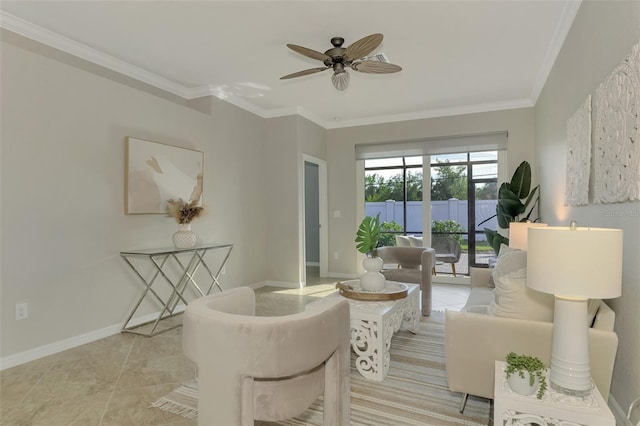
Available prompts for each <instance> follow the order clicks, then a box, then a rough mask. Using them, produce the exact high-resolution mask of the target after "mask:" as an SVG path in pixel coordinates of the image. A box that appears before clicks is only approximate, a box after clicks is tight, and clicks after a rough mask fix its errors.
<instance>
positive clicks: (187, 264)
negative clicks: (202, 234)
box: [120, 244, 233, 337]
mask: <svg viewBox="0 0 640 426" xmlns="http://www.w3.org/2000/svg"><path fill="white" fill-rule="evenodd" d="M232 248H233V244H201V245H196V246H194V247H191V248H188V249H176V248H160V249H146V250H131V251H123V252H120V256H121V257H122V258H123V259H124V261H125V262H127V264H128V265H129V266H130V267H131V269H132V270H133V271H134V272H135V273H136V275H137V276H138V277H139V278H140V280H141V281H142V283H143V284H144V285H145V287H146V288H145V289H144V292H143V293H142V295H141V296H140V298H139V299H138V301H137V303H136V304H135V306H134V307H133V309H132V310H131V313H130V314H129V316H128V317H127V320H126V321H125V322H124V325H123V326H122V330H121V331H122V332H123V333H134V334H140V335H142V336H145V337H152V336H154V335H156V334H158V333H160V332H164V331H168V330H171V329H173V328H176V327H179V326H180V324H178V325H175V326H173V327H169V328H165V329H162V330H158V331H157V327H158V324H159V323H160V320H163V319H166V318H169V317H171V316H174V315H176V314H178V313H179V312H176V308H177V306H178V304H179V303H180V301H182V303H184V304H185V305H186V304H187V299H186V298H185V294H184V293H185V290H186V289H187V288H188V287H189V285H191V287H192V288H193V289H194V290H195V291H196V292H197V293H196V294H198V295H199V297H201V296H205V295H207V294H209V293H210V292H211V290H212V289H213V287H214V286H215V287H217V288H218V289H219V290H220V291H222V287H221V286H220V281H218V278H219V277H220V273H221V272H222V269H223V268H224V265H225V264H226V263H227V260H228V259H229V255H230V254H231V249H232ZM212 250H221V251H222V256H221V257H222V261H220V262H219V265H218V267H217V268H212V267H210V266H209V265H207V262H206V261H205V256H206V254H207V253H208V252H209V251H212ZM136 259H138V261H136ZM143 264H145V265H147V266H148V265H149V264H150V265H151V273H150V274H148V275H150V276H148V277H146V276H145V275H147V274H145V271H144V270H143V269H142V265H143ZM200 266H202V267H203V268H204V269H205V270H206V272H207V274H208V277H209V278H210V281H209V282H208V285H207V286H203V287H200V285H198V283H197V282H196V280H195V274H196V272H197V271H198V269H199V268H200ZM212 269H214V270H215V272H213V271H212ZM176 272H177V273H176ZM176 276H177V278H176ZM159 277H162V279H161V280H157V278H159ZM156 281H159V282H163V281H164V282H165V283H166V284H168V286H166V287H168V291H169V293H168V294H165V293H166V291H165V292H162V291H159V289H158V288H157V287H158V285H156V288H154V284H155V283H156ZM156 290H158V291H156ZM165 290H166V289H165ZM147 297H148V298H151V299H152V300H156V301H158V302H160V305H162V308H161V310H160V312H159V313H158V316H157V317H156V318H155V319H152V320H150V321H146V322H143V323H138V324H135V325H131V324H130V323H131V319H132V318H133V316H134V314H135V313H136V311H137V310H138V308H139V307H140V304H141V303H142V301H143V300H144V299H145V298H147ZM150 323H153V326H152V327H151V331H149V332H148V333H145V332H142V331H139V330H137V329H138V328H139V327H142V326H143V325H146V324H150Z"/></svg>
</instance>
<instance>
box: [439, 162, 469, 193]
mask: <svg viewBox="0 0 640 426" xmlns="http://www.w3.org/2000/svg"><path fill="white" fill-rule="evenodd" d="M450 198H457V199H458V200H466V199H467V167H466V166H462V165H460V166H456V165H447V164H443V165H439V166H433V167H431V201H438V200H449V199H450Z"/></svg>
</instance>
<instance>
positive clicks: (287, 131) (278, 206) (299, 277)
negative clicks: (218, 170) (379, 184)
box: [262, 115, 326, 285]
mask: <svg viewBox="0 0 640 426" xmlns="http://www.w3.org/2000/svg"><path fill="white" fill-rule="evenodd" d="M325 140H326V131H325V130H324V129H323V128H322V127H320V126H318V125H316V124H314V123H312V122H310V121H309V120H307V119H306V118H303V117H299V116H297V115H290V116H286V117H278V118H271V119H269V120H267V122H266V146H267V147H268V149H267V150H266V152H265V159H266V163H267V164H268V165H269V166H268V168H267V170H268V172H267V173H266V174H265V176H263V178H262V179H263V180H264V181H265V182H266V188H265V190H266V191H267V192H268V196H267V201H266V210H265V211H266V216H267V217H268V218H269V222H268V223H267V228H266V233H267V241H268V245H269V246H268V250H267V253H266V257H267V276H266V278H267V280H268V281H273V282H274V283H280V284H285V285H290V284H292V283H293V284H299V283H300V282H302V281H303V278H304V266H305V265H304V262H303V261H302V258H301V256H300V253H301V250H300V248H301V247H302V243H303V241H302V235H303V229H302V223H303V220H302V219H303V218H302V213H303V204H304V188H303V186H302V185H303V184H302V182H303V180H304V179H303V177H304V161H303V158H302V155H303V154H308V155H312V156H314V157H317V158H320V159H322V160H324V159H325V157H326V155H325V152H326V151H325Z"/></svg>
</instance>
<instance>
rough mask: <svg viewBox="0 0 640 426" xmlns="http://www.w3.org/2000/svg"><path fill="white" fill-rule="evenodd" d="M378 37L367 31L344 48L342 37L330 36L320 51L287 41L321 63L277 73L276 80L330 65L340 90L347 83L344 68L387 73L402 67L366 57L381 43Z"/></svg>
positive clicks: (321, 69) (290, 47)
mask: <svg viewBox="0 0 640 426" xmlns="http://www.w3.org/2000/svg"><path fill="white" fill-rule="evenodd" d="M382 38H383V35H382V34H371V35H369V36H366V37H363V38H361V39H360V40H358V41H356V42H354V43H353V44H351V45H349V46H348V47H346V48H345V47H342V45H343V44H344V38H342V37H333V38H332V39H331V44H332V45H333V47H332V48H331V49H329V50H327V51H326V52H324V53H321V52H318V51H315V50H313V49H309V48H307V47H302V46H298V45H296V44H287V47H288V48H289V49H291V50H293V51H294V52H297V53H300V54H301V55H304V56H306V57H309V58H311V59H317V60H318V61H322V63H323V64H324V66H323V67H317V68H310V69H308V70H303V71H298V72H294V73H293V74H288V75H285V76H284V77H280V80H287V79H289V78H294V77H302V76H303V75H309V74H314V73H317V72H320V71H324V70H328V69H330V68H331V69H333V75H332V76H331V81H332V82H333V85H334V87H335V88H336V89H338V90H344V89H346V88H347V86H348V85H349V78H350V77H349V73H348V72H347V68H351V69H352V70H354V71H358V72H364V73H371V74H389V73H394V72H398V71H400V70H402V67H399V66H398V65H394V64H390V63H387V62H380V61H375V60H370V59H367V55H368V54H370V53H371V52H373V51H374V50H375V48H377V47H378V46H379V45H380V43H382Z"/></svg>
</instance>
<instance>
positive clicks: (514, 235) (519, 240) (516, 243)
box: [509, 222, 547, 250]
mask: <svg viewBox="0 0 640 426" xmlns="http://www.w3.org/2000/svg"><path fill="white" fill-rule="evenodd" d="M541 226H547V224H546V223H534V222H510V223H509V247H511V248H512V249H518V250H526V249H527V232H529V228H536V227H541Z"/></svg>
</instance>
